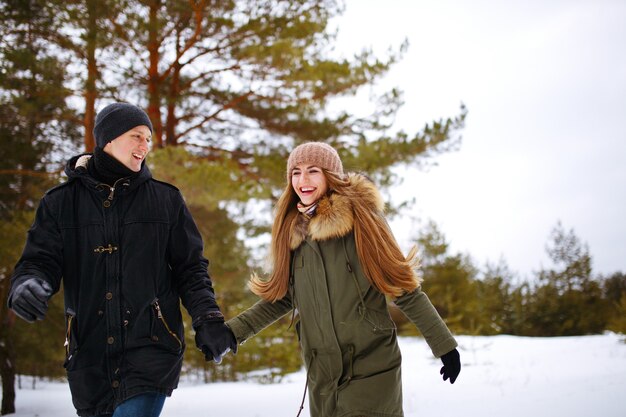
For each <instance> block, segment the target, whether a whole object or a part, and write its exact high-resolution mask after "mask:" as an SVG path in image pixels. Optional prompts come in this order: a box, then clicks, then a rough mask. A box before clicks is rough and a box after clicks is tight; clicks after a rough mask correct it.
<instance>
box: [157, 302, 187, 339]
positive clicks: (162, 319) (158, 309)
mask: <svg viewBox="0 0 626 417" xmlns="http://www.w3.org/2000/svg"><path fill="white" fill-rule="evenodd" d="M152 306H153V307H154V310H155V311H156V313H157V317H158V318H159V320H161V323H163V326H165V330H167V332H168V333H169V334H170V336H172V337H173V338H174V339H176V341H177V342H178V345H179V346H180V347H182V346H183V344H182V343H181V341H180V339H179V338H178V336H177V335H176V333H174V332H173V331H172V330H171V329H170V326H169V325H168V324H167V321H166V320H165V317H163V313H162V312H161V306H160V305H159V300H154V301H153V302H152Z"/></svg>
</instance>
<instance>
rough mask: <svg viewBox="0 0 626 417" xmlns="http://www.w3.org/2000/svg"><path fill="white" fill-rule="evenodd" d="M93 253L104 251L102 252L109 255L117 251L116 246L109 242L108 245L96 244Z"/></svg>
mask: <svg viewBox="0 0 626 417" xmlns="http://www.w3.org/2000/svg"><path fill="white" fill-rule="evenodd" d="M93 251H94V253H104V252H108V253H109V255H110V254H112V253H113V252H115V251H117V246H113V245H111V244H110V243H109V245H108V246H106V247H105V246H98V247H96V248H95V249H94V250H93Z"/></svg>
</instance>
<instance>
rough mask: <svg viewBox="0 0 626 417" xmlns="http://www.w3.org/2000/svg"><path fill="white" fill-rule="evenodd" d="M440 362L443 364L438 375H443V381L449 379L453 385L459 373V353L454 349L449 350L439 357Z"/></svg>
mask: <svg viewBox="0 0 626 417" xmlns="http://www.w3.org/2000/svg"><path fill="white" fill-rule="evenodd" d="M441 362H443V366H442V367H441V370H440V371H439V373H440V374H441V375H443V380H444V381H445V380H447V379H448V378H450V383H451V384H454V381H456V378H457V377H458V376H459V372H461V356H460V355H459V351H458V350H456V349H453V350H451V351H450V352H448V353H446V354H445V355H443V356H442V357H441Z"/></svg>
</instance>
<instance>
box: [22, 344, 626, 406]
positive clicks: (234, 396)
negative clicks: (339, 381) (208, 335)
mask: <svg viewBox="0 0 626 417" xmlns="http://www.w3.org/2000/svg"><path fill="white" fill-rule="evenodd" d="M457 340H458V341H459V344H460V347H459V351H460V352H461V361H462V364H463V368H462V370H461V374H460V376H459V379H458V380H457V382H456V383H455V384H454V385H450V384H449V383H448V382H445V383H444V382H443V381H442V380H441V377H440V376H439V368H440V366H441V365H440V361H439V360H436V359H434V358H433V357H432V356H431V354H430V351H429V350H428V347H427V346H426V343H425V342H424V340H422V339H419V338H409V337H404V338H400V347H401V349H402V354H403V358H404V360H403V375H404V376H403V383H404V411H405V415H406V417H418V416H419V417H426V416H437V417H447V416H450V417H459V416H462V417H471V416H476V417H479V416H480V417H484V416H507V417H517V416H519V417H528V416H532V417H542V416H545V417H548V416H549V417H560V416H564V417H592V416H602V417H624V416H626V398H625V397H626V343H625V341H624V340H625V338H624V336H620V335H615V334H605V335H599V336H584V337H554V338H527V337H513V336H493V337H482V336H478V337H473V336H459V337H457ZM243 348H244V349H245V345H244V347H243ZM304 382H305V373H304V371H300V372H297V373H295V374H292V375H290V376H289V377H288V378H286V380H285V381H283V382H281V383H279V384H272V385H260V384H257V383H251V382H238V383H214V384H207V385H204V384H202V385H199V384H192V383H189V382H187V383H186V382H182V383H181V385H180V387H179V389H177V390H176V391H175V392H174V395H173V396H172V398H169V399H168V400H167V401H166V402H165V407H164V409H163V413H162V414H161V416H162V417H181V416H185V417H186V416H198V417H200V416H206V417H211V416H215V417H223V416H233V417H294V416H295V415H296V414H297V411H298V408H299V405H300V401H301V398H302V391H303V389H304ZM27 385H28V386H29V388H26V386H27ZM23 386H24V388H23V389H20V390H18V391H17V399H16V408H17V413H16V414H14V416H16V417H26V416H28V417H33V416H41V417H44V416H45V417H68V416H72V415H75V411H74V409H73V407H72V405H71V400H70V394H69V390H68V388H67V384H65V383H56V382H55V383H43V382H38V383H37V389H35V390H33V389H31V388H30V385H29V384H28V383H24V384H23ZM302 416H309V413H308V407H305V410H304V412H303V413H302Z"/></svg>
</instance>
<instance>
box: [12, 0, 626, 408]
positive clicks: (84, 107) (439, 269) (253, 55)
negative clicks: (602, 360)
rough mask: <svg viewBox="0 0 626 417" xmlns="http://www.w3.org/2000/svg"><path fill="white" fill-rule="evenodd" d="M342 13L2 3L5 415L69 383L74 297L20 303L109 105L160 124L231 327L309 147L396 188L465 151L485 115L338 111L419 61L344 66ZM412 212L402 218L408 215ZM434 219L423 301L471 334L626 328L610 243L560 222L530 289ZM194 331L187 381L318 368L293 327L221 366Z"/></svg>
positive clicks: (368, 54) (236, 0) (290, 7)
mask: <svg viewBox="0 0 626 417" xmlns="http://www.w3.org/2000/svg"><path fill="white" fill-rule="evenodd" d="M342 7H343V6H342V4H341V3H340V2H336V1H333V0H323V1H312V0H297V1H295V0H291V1H281V0H260V1H259V0H255V1H251V0H231V1H213V0H197V1H188V0H172V1H167V2H162V1H159V0H142V1H129V0H86V1H73V0H69V1H68V0H30V1H20V0H0V143H1V144H2V145H3V146H1V147H0V300H1V301H2V302H0V321H1V323H2V325H1V327H0V376H1V378H2V414H7V413H10V412H12V410H13V411H14V404H13V403H14V399H15V386H16V384H18V382H19V376H20V375H29V376H35V377H45V378H62V377H63V376H64V374H65V373H64V369H63V366H62V364H63V361H64V355H65V350H64V348H63V342H64V339H65V331H66V323H65V317H64V313H63V296H62V294H57V295H56V296H55V297H53V299H52V301H51V305H50V310H49V313H48V315H47V318H46V319H45V320H43V321H41V322H37V323H36V324H28V323H26V322H23V321H22V320H19V319H17V318H16V316H15V315H14V314H13V313H12V312H11V311H9V310H8V309H7V306H6V298H7V292H8V289H9V285H10V278H11V274H12V270H13V268H14V266H15V263H16V261H17V259H18V258H19V256H20V254H21V251H22V248H23V245H24V242H25V238H26V232H27V230H28V228H29V227H30V225H31V223H32V220H33V216H34V211H35V209H36V208H37V204H38V201H39V199H40V198H41V196H42V195H43V193H44V192H45V191H46V190H47V189H49V188H51V187H53V186H54V185H56V184H58V183H60V182H62V181H63V180H64V176H63V168H64V163H65V161H66V160H68V159H69V158H70V157H71V156H73V155H76V154H79V153H81V152H91V151H93V149H94V138H93V134H92V130H93V126H94V118H95V114H96V112H97V110H98V109H100V108H102V107H103V106H104V105H106V104H108V103H109V102H111V101H128V102H131V103H135V104H138V105H140V106H141V107H143V108H144V109H145V110H146V112H147V113H148V115H149V116H150V119H151V121H152V124H153V126H154V132H153V149H152V151H151V153H150V155H149V157H148V159H147V163H148V164H149V167H150V170H151V171H152V173H153V175H154V177H155V178H158V179H160V180H163V181H166V182H170V183H172V184H174V185H175V186H176V187H178V188H179V189H180V190H181V192H182V194H183V196H184V197H185V199H186V202H187V204H188V206H189V208H190V211H191V213H192V214H193V217H194V219H195V221H196V223H197V224H198V226H199V228H200V230H201V233H202V235H203V238H204V243H205V253H204V254H205V256H206V257H207V258H208V259H209V260H210V261H211V270H210V271H211V276H212V279H213V281H214V284H215V289H216V293H217V296H218V302H219V304H220V306H221V307H222V311H223V312H224V314H225V316H226V317H228V318H230V317H234V316H235V315H236V314H238V313H239V312H241V311H243V310H244V309H245V308H247V307H248V306H250V305H251V304H253V303H254V302H255V301H256V297H255V296H254V295H253V294H252V293H251V292H250V291H249V290H248V289H247V287H246V283H247V281H248V279H249V278H250V274H251V272H252V271H255V270H260V269H261V268H262V264H263V258H264V255H265V253H266V247H265V242H266V241H267V235H268V231H269V228H270V222H271V216H270V213H271V207H272V205H273V203H274V202H275V201H276V199H277V197H278V195H279V194H280V192H281V190H282V189H283V187H284V185H285V177H284V169H285V167H284V164H285V160H286V157H287V155H288V153H289V150H290V149H292V148H293V146H294V145H297V144H299V143H302V142H306V141H311V140H315V141H324V142H327V143H330V144H332V145H333V146H334V147H336V148H337V149H338V150H339V152H340V154H341V158H342V160H343V161H344V165H345V166H346V168H347V169H348V170H351V171H362V172H365V173H367V174H368V175H369V176H370V177H371V178H372V179H373V180H374V181H375V182H376V184H377V185H379V186H380V187H381V188H382V189H383V190H390V189H393V187H394V185H396V184H397V183H398V181H399V180H400V179H399V178H397V176H396V174H394V171H393V168H397V167H401V166H417V167H419V166H422V165H423V164H428V163H429V162H430V161H433V160H436V158H437V156H438V155H441V154H444V153H446V152H449V151H451V150H453V149H457V148H459V147H462V146H463V143H462V134H463V128H464V125H465V123H466V122H467V121H468V120H469V119H470V117H471V106H470V107H469V108H466V107H465V106H464V105H460V106H459V109H458V112H457V113H456V114H450V115H441V118H439V119H437V120H433V121H432V122H430V123H428V124H426V125H425V126H415V127H414V130H412V131H404V130H399V131H397V130H393V129H391V126H392V124H393V120H394V115H395V114H396V113H397V112H398V110H399V109H400V108H401V107H402V105H403V100H402V91H400V90H397V89H392V90H390V91H387V92H386V93H384V94H382V95H380V96H378V97H372V103H373V108H374V110H373V111H372V112H371V114H368V115H365V116H364V115H362V114H354V113H351V111H350V109H343V110H341V111H337V110H336V109H332V108H331V106H330V103H332V102H333V100H334V99H336V98H341V97H349V96H353V95H355V94H356V93H357V92H358V91H360V90H361V89H363V88H367V87H368V86H370V85H372V84H374V83H375V82H376V81H377V80H379V79H380V78H381V77H383V76H384V75H385V74H386V73H387V72H388V71H389V69H390V68H392V67H393V65H394V64H395V63H397V62H398V61H399V60H401V59H402V54H403V51H404V48H405V45H402V44H401V45H397V47H396V48H395V49H393V50H390V51H389V53H388V54H387V55H385V56H377V55H376V54H374V53H373V52H372V51H371V50H368V49H359V50H355V51H354V53H353V55H352V56H351V57H347V58H346V57H341V56H337V54H335V53H333V48H332V46H333V33H332V32H330V31H329V30H328V25H329V21H330V20H331V19H332V18H334V17H335V16H337V15H339V14H341V13H342ZM412 204H413V203H412V202H410V201H406V202H402V203H400V204H396V205H394V206H391V205H390V206H389V207H388V211H389V213H390V215H392V216H402V215H403V213H406V212H407V211H408V210H410V209H411V207H412ZM425 224H426V226H425V227H424V228H423V229H422V230H421V231H420V233H418V234H417V235H416V236H415V237H414V242H415V244H417V245H418V248H419V250H420V254H421V258H422V271H421V273H422V276H423V279H424V282H423V288H424V290H425V291H426V292H427V293H428V296H429V297H430V299H431V300H432V302H433V304H434V305H435V307H436V308H437V310H438V311H439V313H440V314H441V316H442V317H443V318H444V320H445V321H446V323H447V324H448V326H449V327H450V330H451V331H452V332H454V333H455V334H459V335H481V336H482V335H501V334H506V335H519V336H574V335H591V334H601V333H603V332H604V331H607V330H610V331H613V332H617V333H626V274H625V272H624V271H615V272H614V273H613V274H610V275H601V274H598V273H596V272H595V271H594V270H593V268H592V259H593V254H592V250H593V248H589V247H588V246H587V245H586V244H585V241H584V237H581V236H578V235H577V234H576V231H575V227H574V228H570V226H569V225H563V224H561V223H560V222H558V221H556V222H555V225H554V228H553V229H552V231H551V232H550V233H549V234H548V235H547V236H546V242H545V246H546V252H547V255H548V257H549V259H550V260H551V264H549V265H546V266H543V267H542V268H541V269H539V270H538V271H536V272H535V273H534V276H532V277H524V278H521V277H520V276H519V275H518V274H517V273H516V271H513V270H511V269H510V268H509V267H508V265H507V264H506V261H505V260H504V259H501V260H497V259H496V260H494V261H493V262H492V263H487V264H486V265H478V264H476V262H475V261H474V260H473V259H472V256H471V253H455V252H453V251H451V249H450V247H449V243H448V241H447V239H446V236H445V232H444V231H443V230H441V228H440V227H439V226H438V225H437V224H436V223H435V222H433V221H430V222H425ZM494 256H495V255H494ZM529 262H530V263H535V264H536V262H534V260H529ZM390 308H391V311H392V317H393V319H394V321H395V322H396V324H397V326H398V329H399V333H400V334H401V335H405V336H407V335H416V334H417V333H416V331H415V329H414V327H413V326H410V325H409V322H408V321H407V319H406V318H405V317H404V316H403V315H402V314H401V313H400V312H399V310H397V309H396V308H395V307H394V306H393V302H392V300H390ZM186 320H187V322H188V323H187V325H186V329H187V332H186V338H187V340H186V344H187V351H186V353H185V365H184V372H185V373H186V374H187V375H195V376H197V377H198V378H199V379H201V380H204V381H236V380H239V379H241V378H244V377H245V375H246V374H248V373H249V372H251V371H254V370H255V369H258V368H260V367H263V368H271V369H272V372H271V373H270V374H268V375H266V376H265V378H266V381H265V382H272V381H274V380H278V379H280V378H281V376H283V375H285V374H287V373H290V372H294V371H297V370H298V369H300V367H301V361H300V356H299V354H298V344H297V339H296V335H295V331H294V330H293V329H291V328H289V318H288V317H287V318H285V319H284V320H283V321H281V322H279V323H277V324H276V325H274V326H272V327H270V328H268V329H266V330H265V331H263V332H262V333H261V334H260V336H259V337H256V338H254V339H252V340H250V341H248V342H247V343H246V345H245V349H240V352H239V353H238V354H237V355H236V356H232V355H231V356H228V357H227V358H225V360H224V362H223V363H222V365H219V366H216V365H214V364H213V363H207V362H205V360H204V357H203V355H202V353H201V352H199V351H197V350H196V349H195V348H193V347H194V339H193V337H194V336H193V330H192V327H191V323H190V320H189V317H186Z"/></svg>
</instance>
